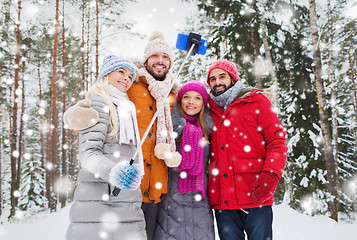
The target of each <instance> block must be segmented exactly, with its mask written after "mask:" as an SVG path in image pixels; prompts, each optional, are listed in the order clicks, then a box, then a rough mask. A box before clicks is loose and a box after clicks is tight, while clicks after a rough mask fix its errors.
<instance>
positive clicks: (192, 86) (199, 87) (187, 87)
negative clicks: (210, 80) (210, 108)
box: [177, 80, 208, 105]
mask: <svg viewBox="0 0 357 240" xmlns="http://www.w3.org/2000/svg"><path fill="white" fill-rule="evenodd" d="M188 91H195V92H198V93H199V94H201V96H202V98H203V102H204V104H205V105H207V103H208V93H207V90H206V87H205V85H204V84H203V83H201V82H199V81H194V80H193V81H190V82H188V83H186V84H184V85H183V86H182V87H181V88H180V90H179V92H178V94H177V100H178V102H180V101H181V98H182V96H183V95H184V94H185V93H186V92H188Z"/></svg>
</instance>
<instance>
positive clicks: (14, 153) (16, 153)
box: [12, 150, 20, 158]
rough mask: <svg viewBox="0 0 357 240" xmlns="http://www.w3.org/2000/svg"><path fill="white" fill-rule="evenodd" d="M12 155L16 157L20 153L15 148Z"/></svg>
mask: <svg viewBox="0 0 357 240" xmlns="http://www.w3.org/2000/svg"><path fill="white" fill-rule="evenodd" d="M12 156H13V157H15V158H18V157H19V156H20V153H19V151H17V150H15V151H13V152H12Z"/></svg>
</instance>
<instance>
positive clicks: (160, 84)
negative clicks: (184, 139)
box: [140, 68, 176, 152]
mask: <svg viewBox="0 0 357 240" xmlns="http://www.w3.org/2000/svg"><path fill="white" fill-rule="evenodd" d="M140 73H141V74H140V75H143V76H145V77H146V80H147V82H148V84H149V88H148V89H149V91H150V95H151V96H152V97H153V98H154V99H155V100H156V109H159V107H160V106H161V105H162V103H163V104H164V109H163V110H161V111H160V112H159V113H158V116H157V131H156V144H158V143H164V144H169V145H170V150H171V151H172V152H174V151H175V150H176V147H175V139H174V138H173V136H172V133H173V128H172V121H171V112H170V104H169V101H168V99H167V97H166V96H165V94H166V93H167V92H168V91H169V88H170V86H171V83H172V81H173V80H174V79H172V78H171V75H169V74H167V75H166V78H165V80H164V81H157V80H156V79H155V78H154V77H153V76H152V75H151V74H150V73H149V72H148V71H147V70H146V68H141V69H140Z"/></svg>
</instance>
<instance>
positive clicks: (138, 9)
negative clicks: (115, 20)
mask: <svg viewBox="0 0 357 240" xmlns="http://www.w3.org/2000/svg"><path fill="white" fill-rule="evenodd" d="M125 8H126V9H127V10H126V12H125V13H124V15H123V17H124V18H126V19H130V20H134V21H136V22H137V23H136V24H135V26H134V28H133V29H132V30H133V31H134V32H138V33H140V34H144V35H146V37H145V38H144V39H141V38H139V37H132V36H129V35H122V34H120V37H118V42H119V44H117V43H118V42H116V41H114V42H113V43H108V45H110V47H109V46H108V47H109V48H110V49H107V50H108V51H110V50H111V51H113V52H117V53H118V54H119V55H123V56H126V57H137V58H141V57H142V56H143V53H144V48H145V46H146V44H147V42H148V37H149V36H150V34H151V33H152V32H153V31H160V32H161V33H162V34H163V35H164V36H165V38H166V40H167V41H168V42H169V43H170V44H171V45H172V46H175V44H176V38H177V35H178V33H179V32H178V30H177V29H178V28H180V29H182V28H184V26H185V23H186V20H185V18H186V16H188V14H189V13H190V11H192V9H193V8H192V7H191V6H190V5H189V4H187V3H182V2H181V1H179V0H165V1H163V0H138V1H137V2H133V3H129V4H127V6H125ZM185 34H188V33H185Z"/></svg>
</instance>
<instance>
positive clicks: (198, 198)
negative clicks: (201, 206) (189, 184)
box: [195, 194, 202, 202]
mask: <svg viewBox="0 0 357 240" xmlns="http://www.w3.org/2000/svg"><path fill="white" fill-rule="evenodd" d="M195 200H196V202H200V201H201V200H202V196H201V194H196V195H195Z"/></svg>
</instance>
